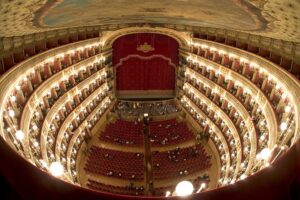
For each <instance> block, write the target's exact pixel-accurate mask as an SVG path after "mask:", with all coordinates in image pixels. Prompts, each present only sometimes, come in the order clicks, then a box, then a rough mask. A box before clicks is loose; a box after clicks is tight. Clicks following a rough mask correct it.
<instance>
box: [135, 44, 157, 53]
mask: <svg viewBox="0 0 300 200" xmlns="http://www.w3.org/2000/svg"><path fill="white" fill-rule="evenodd" d="M136 50H137V51H141V52H143V53H148V52H150V51H154V50H155V49H154V47H152V46H151V45H149V44H148V43H147V42H145V43H144V44H141V45H140V46H138V47H137V48H136Z"/></svg>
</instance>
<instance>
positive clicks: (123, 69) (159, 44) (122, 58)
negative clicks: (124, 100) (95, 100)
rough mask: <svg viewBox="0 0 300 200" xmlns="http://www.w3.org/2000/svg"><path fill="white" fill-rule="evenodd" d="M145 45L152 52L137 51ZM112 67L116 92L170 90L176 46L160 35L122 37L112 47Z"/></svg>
mask: <svg viewBox="0 0 300 200" xmlns="http://www.w3.org/2000/svg"><path fill="white" fill-rule="evenodd" d="M146 43H147V44H148V45H149V46H148V47H150V46H151V48H152V50H151V51H148V52H143V51H141V50H139V47H141V46H143V45H144V44H146ZM113 65H114V66H115V67H116V74H117V90H174V89H175V73H176V67H177V66H178V43H177V41H176V40H175V39H173V38H171V37H168V36H165V35H160V34H150V33H140V34H130V35H125V36H122V37H120V38H118V39H117V40H116V41H115V42H114V44H113Z"/></svg>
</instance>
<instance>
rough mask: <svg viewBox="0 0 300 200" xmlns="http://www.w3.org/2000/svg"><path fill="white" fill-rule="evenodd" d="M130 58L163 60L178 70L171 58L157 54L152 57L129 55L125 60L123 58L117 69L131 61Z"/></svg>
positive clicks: (116, 66)
mask: <svg viewBox="0 0 300 200" xmlns="http://www.w3.org/2000/svg"><path fill="white" fill-rule="evenodd" d="M130 58H138V59H141V60H151V59H153V58H161V59H163V60H166V61H168V63H169V65H171V66H172V67H174V68H176V65H175V64H174V63H173V62H172V60H171V58H168V57H166V56H163V55H156V54H155V55H152V56H140V55H137V54H132V55H128V56H126V57H124V58H121V59H120V62H119V63H118V64H117V65H115V68H116V69H117V68H118V67H120V66H121V65H122V64H123V62H125V61H127V60H129V59H130Z"/></svg>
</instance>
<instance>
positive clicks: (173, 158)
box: [152, 144, 211, 180]
mask: <svg viewBox="0 0 300 200" xmlns="http://www.w3.org/2000/svg"><path fill="white" fill-rule="evenodd" d="M152 166H153V177H154V179H155V180H160V179H172V178H178V177H184V176H187V175H190V174H194V173H197V172H202V171H204V170H206V169H209V167H210V166H211V156H210V155H208V154H207V153H206V151H205V149H204V148H203V146H202V145H201V144H197V145H194V146H192V147H187V148H179V147H176V148H175V149H174V150H170V151H164V152H159V151H154V152H152Z"/></svg>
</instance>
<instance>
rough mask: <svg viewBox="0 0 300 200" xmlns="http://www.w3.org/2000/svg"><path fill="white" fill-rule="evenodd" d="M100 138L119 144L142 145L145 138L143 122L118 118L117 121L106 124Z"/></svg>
mask: <svg viewBox="0 0 300 200" xmlns="http://www.w3.org/2000/svg"><path fill="white" fill-rule="evenodd" d="M99 139H100V140H101V141H105V142H109V143H114V144H118V145H128V146H142V145H143V140H144V139H143V123H142V122H137V121H134V122H133V121H124V120H117V121H116V122H115V123H110V124H108V125H107V126H106V128H105V130H104V132H102V133H101V134H100V136H99Z"/></svg>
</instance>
